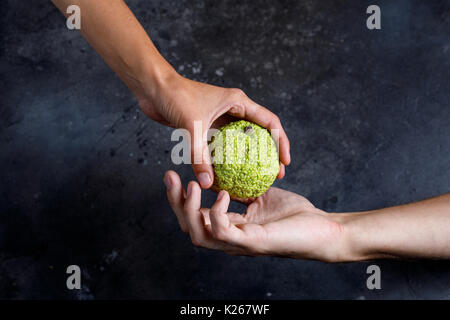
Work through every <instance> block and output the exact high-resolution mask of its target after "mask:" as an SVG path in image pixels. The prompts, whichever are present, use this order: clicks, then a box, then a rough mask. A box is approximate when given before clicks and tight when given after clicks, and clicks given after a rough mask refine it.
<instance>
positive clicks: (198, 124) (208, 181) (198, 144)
mask: <svg viewBox="0 0 450 320" xmlns="http://www.w3.org/2000/svg"><path fill="white" fill-rule="evenodd" d="M203 126H204V123H203V122H202V121H195V122H194V125H193V126H192V127H191V128H189V129H188V130H189V133H190V135H191V161H192V169H194V173H195V176H196V177H197V180H198V182H199V184H200V186H201V187H202V188H203V189H208V188H209V187H211V185H212V183H213V180H214V172H213V168H212V166H211V159H210V156H209V148H208V142H207V137H206V134H205V132H206V131H207V130H203V129H204V128H203Z"/></svg>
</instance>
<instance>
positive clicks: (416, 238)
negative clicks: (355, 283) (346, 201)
mask: <svg viewBox="0 0 450 320" xmlns="http://www.w3.org/2000/svg"><path fill="white" fill-rule="evenodd" d="M337 216H338V217H339V219H340V221H341V223H342V226H343V230H344V235H345V242H344V243H345V244H346V245H345V252H346V254H345V255H344V256H345V258H344V260H368V259H376V258H387V257H394V258H395V257H399V258H400V257H403V258H408V257H410V258H440V259H449V258H450V194H446V195H443V196H440V197H436V198H432V199H428V200H424V201H421V202H417V203H412V204H407V205H402V206H398V207H392V208H386V209H381V210H374V211H368V212H359V213H344V214H338V215H337Z"/></svg>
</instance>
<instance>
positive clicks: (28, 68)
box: [0, 0, 450, 299]
mask: <svg viewBox="0 0 450 320" xmlns="http://www.w3.org/2000/svg"><path fill="white" fill-rule="evenodd" d="M127 3H128V4H129V5H130V7H131V8H132V10H133V11H134V13H135V14H136V15H137V16H138V18H139V19H140V21H141V22H142V23H143V25H144V27H145V28H146V30H147V31H148V32H149V34H150V36H151V37H152V39H154V41H155V43H156V44H157V45H158V47H159V48H160V50H161V52H162V54H163V55H164V56H165V57H166V58H167V59H168V60H169V61H170V62H171V63H172V64H173V65H174V66H175V68H176V69H177V70H179V71H180V73H182V74H184V75H186V76H187V77H190V78H192V79H195V80H200V81H206V82H209V83H212V84H217V85H223V86H229V87H240V88H242V89H244V91H245V92H246V93H247V94H248V95H249V96H250V97H252V98H254V99H255V100H256V101H257V102H259V103H261V104H263V105H265V106H267V107H269V108H270V109H272V110H273V111H274V112H275V113H277V114H278V115H279V116H280V118H281V119H282V121H283V123H284V126H285V128H286V130H287V133H288V135H289V136H290V139H291V143H292V157H293V162H292V165H291V166H290V167H289V168H288V170H287V175H286V178H285V179H283V180H282V181H278V182H277V183H276V185H277V186H279V187H282V188H286V189H288V190H292V191H295V192H298V193H301V194H303V195H305V196H306V197H308V198H309V199H310V200H311V201H312V202H313V203H314V204H315V205H316V206H318V207H320V208H323V209H325V210H331V211H351V210H366V209H374V208H380V207H384V206H391V205H396V204H400V203H405V202H410V201H415V200H420V199H423V198H427V197H430V196H434V195H438V194H442V193H445V192H449V191H450V99H449V97H450V4H449V2H448V1H419V0H417V1H407V0H402V1H400V0H399V1H377V3H376V4H378V5H380V6H381V10H382V30H379V31H369V30H367V28H366V27H365V19H366V17H367V15H366V14H365V10H366V8H367V6H368V5H369V4H372V3H369V2H367V1H343V0H341V1H331V0H330V1H313V0H311V1H251V2H250V1H249V2H246V4H244V3H243V1H232V0H228V1H220V2H219V1H217V2H213V1H180V0H171V1H168V0H166V1H138V0H133V1H131V0H130V1H127ZM1 6H2V10H1V12H2V14H1V15H0V25H1V29H0V30H1V31H0V32H1V33H0V34H1V39H0V40H1V41H0V45H1V47H0V49H1V53H0V58H1V59H0V70H1V72H0V74H1V76H0V94H1V102H0V104H1V109H0V110H1V116H0V150H1V152H0V168H1V171H0V178H1V180H0V298H4V299H16V298H44V299H46V298H64V299H91V298H156V299H159V298H268V299H277V298H288V299H302V298H313V299H315V298H345V299H363V298H367V299H369V298H373V299H380V298H383V299H390V298H437V299H449V298H450V265H449V263H448V262H431V261H428V262H426V261H415V262H408V261H379V262H377V264H379V265H380V267H381V270H382V287H383V289H382V290H379V291H376V292H373V291H369V290H367V289H366V286H365V281H366V277H367V275H366V273H365V271H366V267H367V266H368V265H369V263H349V264H336V265H331V264H325V263H320V262H312V261H301V260H299V261H295V260H289V259H278V258H248V257H231V256H227V255H225V254H223V253H220V252H212V251H208V250H204V249H197V248H194V247H193V246H192V245H191V243H190V241H189V240H188V238H187V237H186V236H185V235H184V234H183V233H182V232H180V231H179V228H178V225H177V223H176V219H175V217H174V215H173V214H172V212H171V210H170V208H169V206H168V204H167V202H166V199H165V192H164V188H163V185H162V183H161V180H162V177H163V173H164V171H166V170H168V169H175V170H177V171H178V172H180V173H181V174H182V177H183V178H184V181H187V180H188V179H191V178H192V177H193V174H192V172H191V169H190V168H189V167H188V166H182V167H176V166H174V165H173V164H172V163H171V162H170V152H169V151H170V150H171V148H172V146H173V143H171V142H170V133H171V130H170V129H168V128H165V127H162V126H160V125H158V124H156V123H153V122H152V121H151V120H149V119H147V118H146V117H145V116H144V115H143V114H142V113H141V112H140V111H139V110H138V106H137V104H136V101H135V99H134V98H133V96H132V95H131V94H130V93H129V92H128V90H127V89H126V88H125V86H124V85H123V84H122V83H121V82H120V80H119V79H118V78H117V77H116V76H115V75H114V74H113V72H112V71H111V70H110V69H109V68H108V67H107V66H106V65H105V63H104V62H103V61H102V59H101V58H100V57H99V56H98V55H97V54H96V53H95V52H94V51H93V50H92V49H91V48H90V47H89V46H88V44H87V43H86V42H85V40H84V39H83V38H82V37H81V36H80V35H79V34H78V33H77V32H75V31H69V30H67V29H66V28H65V20H64V18H63V17H62V16H61V14H60V13H59V12H57V10H56V9H55V8H54V7H53V6H52V4H51V3H50V1H43V0H41V1H16V0H8V1H2V3H1ZM207 194H208V196H207V201H206V202H207V203H210V202H211V201H212V199H213V197H214V195H213V194H212V193H211V192H207ZM69 264H77V265H80V266H81V268H82V270H83V290H81V291H79V292H75V293H74V292H70V291H68V290H67V289H66V286H65V280H66V274H65V268H66V267H67V266H68V265H69Z"/></svg>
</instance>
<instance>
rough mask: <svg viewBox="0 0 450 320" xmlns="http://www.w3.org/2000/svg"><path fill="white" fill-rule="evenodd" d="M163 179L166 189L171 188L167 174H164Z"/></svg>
mask: <svg viewBox="0 0 450 320" xmlns="http://www.w3.org/2000/svg"><path fill="white" fill-rule="evenodd" d="M163 181H164V184H165V185H166V188H167V189H170V188H172V181H171V180H170V178H169V177H168V176H165V177H164V179H163Z"/></svg>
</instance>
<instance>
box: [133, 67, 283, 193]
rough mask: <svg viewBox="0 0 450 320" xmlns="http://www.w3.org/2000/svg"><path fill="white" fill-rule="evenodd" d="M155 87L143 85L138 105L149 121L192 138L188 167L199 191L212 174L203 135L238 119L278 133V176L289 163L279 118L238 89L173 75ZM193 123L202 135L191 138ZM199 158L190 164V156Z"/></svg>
mask: <svg viewBox="0 0 450 320" xmlns="http://www.w3.org/2000/svg"><path fill="white" fill-rule="evenodd" d="M155 82H156V86H155V85H153V86H146V85H145V83H144V85H143V88H144V89H143V90H140V92H141V93H140V94H137V98H138V101H139V105H140V107H141V108H142V110H143V111H144V113H145V114H146V115H147V116H149V117H150V118H151V119H153V120H155V121H158V122H159V123H162V124H164V125H168V126H171V127H175V128H184V129H187V130H188V131H189V133H190V135H191V137H192V138H193V140H192V145H191V146H192V147H191V153H192V155H191V159H192V163H193V165H192V167H193V169H194V172H195V174H196V177H197V179H198V181H199V183H200V185H201V187H202V188H209V187H211V186H212V183H213V179H214V173H213V168H212V166H211V163H210V159H209V150H208V142H207V131H208V129H210V128H211V127H213V128H219V127H221V126H222V125H224V124H226V123H228V122H230V121H232V120H233V118H234V120H236V118H239V119H246V120H249V121H252V122H255V123H257V124H259V125H261V126H263V127H265V128H267V129H269V131H271V130H273V129H278V130H279V151H280V152H279V154H280V160H281V165H280V172H279V174H278V178H279V179H281V178H282V177H283V176H284V172H285V171H284V165H288V164H289V162H290V154H289V140H288V138H287V135H286V133H285V132H284V130H283V127H282V126H281V122H280V120H279V118H278V117H277V116H276V115H275V114H274V113H272V112H271V111H269V110H268V109H266V108H264V107H262V106H260V105H258V104H257V103H255V102H253V101H252V100H251V99H250V98H248V97H247V96H246V95H245V94H244V92H242V90H240V89H229V88H222V87H217V86H212V85H208V84H205V83H201V82H196V81H192V80H189V79H186V78H184V77H182V76H180V75H178V74H177V73H175V72H172V73H170V72H169V75H168V76H166V77H165V78H164V80H160V81H154V80H153V82H152V83H153V84H155ZM194 121H201V124H202V134H201V135H199V134H196V135H195V134H194ZM195 152H197V154H198V155H201V158H200V159H198V160H200V161H198V162H199V163H194V161H193V160H194V153H195Z"/></svg>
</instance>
